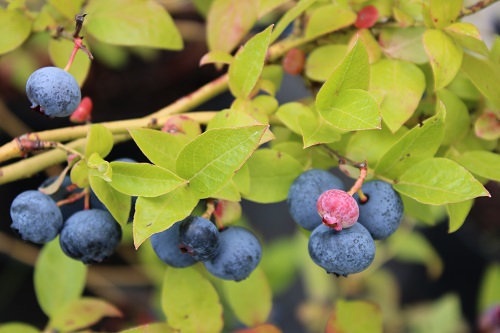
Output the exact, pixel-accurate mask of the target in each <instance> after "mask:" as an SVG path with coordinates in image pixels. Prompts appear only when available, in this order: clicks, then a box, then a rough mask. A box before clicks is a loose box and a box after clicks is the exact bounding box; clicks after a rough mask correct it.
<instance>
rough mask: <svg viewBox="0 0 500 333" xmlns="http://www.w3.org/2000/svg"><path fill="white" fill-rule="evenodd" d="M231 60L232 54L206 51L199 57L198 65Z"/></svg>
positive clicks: (228, 62)
mask: <svg viewBox="0 0 500 333" xmlns="http://www.w3.org/2000/svg"><path fill="white" fill-rule="evenodd" d="M232 62H233V56H232V55H231V54H229V53H227V52H224V51H217V50H216V51H211V52H208V53H206V54H205V55H204V56H203V57H201V59H200V66H203V65H206V64H228V65H229V64H231V63H232Z"/></svg>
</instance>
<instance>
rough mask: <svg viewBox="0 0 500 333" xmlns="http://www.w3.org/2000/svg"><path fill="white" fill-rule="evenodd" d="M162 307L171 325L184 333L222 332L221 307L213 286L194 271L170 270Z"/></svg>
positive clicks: (184, 269) (165, 282)
mask: <svg viewBox="0 0 500 333" xmlns="http://www.w3.org/2000/svg"><path fill="white" fill-rule="evenodd" d="M161 305H162V309H163V312H164V313H165V316H166V317H167V318H168V323H169V325H170V326H171V327H172V328H173V329H174V330H175V331H180V332H183V333H218V332H221V331H222V328H223V324H224V323H223V321H222V305H221V304H220V301H219V295H217V292H216V291H215V289H214V287H213V286H212V284H211V283H210V282H209V281H208V280H207V279H206V278H205V277H203V276H202V275H201V274H200V273H198V272H197V271H196V270H195V269H194V268H192V267H187V268H173V267H168V268H167V272H166V273H165V279H164V280H163V291H162V295H161Z"/></svg>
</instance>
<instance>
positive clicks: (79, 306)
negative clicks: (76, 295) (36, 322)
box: [48, 297, 123, 332]
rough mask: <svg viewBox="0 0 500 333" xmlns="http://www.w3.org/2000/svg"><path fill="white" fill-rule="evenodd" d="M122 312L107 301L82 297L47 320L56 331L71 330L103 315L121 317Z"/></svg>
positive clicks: (50, 327)
mask: <svg viewBox="0 0 500 333" xmlns="http://www.w3.org/2000/svg"><path fill="white" fill-rule="evenodd" d="M122 316H123V315H122V313H121V312H120V310H118V309H117V308H116V307H114V306H113V305H111V304H109V303H108V302H106V301H104V300H101V299H97V298H92V297H84V298H80V299H76V300H74V301H72V302H70V303H68V304H66V305H65V306H64V307H62V308H60V309H58V311H57V312H55V313H54V314H53V315H52V316H51V318H50V321H49V324H48V327H49V329H52V330H54V331H56V332H73V331H76V330H79V329H82V328H85V327H90V326H92V325H93V324H95V323H97V322H99V321H100V320H101V319H102V318H104V317H122Z"/></svg>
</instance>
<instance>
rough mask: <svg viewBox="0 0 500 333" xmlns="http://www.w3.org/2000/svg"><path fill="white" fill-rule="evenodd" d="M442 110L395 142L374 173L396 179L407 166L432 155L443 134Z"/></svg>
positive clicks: (443, 116)
mask: <svg viewBox="0 0 500 333" xmlns="http://www.w3.org/2000/svg"><path fill="white" fill-rule="evenodd" d="M444 113H445V112H444V111H441V112H440V113H439V114H437V115H435V116H434V117H431V118H429V119H427V120H425V121H424V122H423V125H422V126H420V125H418V126H416V127H414V128H413V129H411V130H410V131H409V132H408V133H406V134H405V135H404V136H403V137H402V138H401V139H400V140H399V141H398V142H396V143H395V144H394V145H393V146H392V147H391V148H390V149H389V150H388V151H387V152H386V153H385V154H384V156H382V158H381V159H380V161H379V162H378V163H377V166H376V167H375V173H376V174H378V175H383V176H385V177H388V178H391V179H396V178H398V177H399V176H400V175H401V174H402V173H403V172H405V171H406V170H407V169H408V168H409V167H411V166H413V165H414V164H415V163H418V162H420V161H422V160H424V159H427V158H430V157H433V156H434V154H435V153H436V152H437V150H438V148H439V146H440V145H441V141H442V138H443V135H444V118H445V115H444Z"/></svg>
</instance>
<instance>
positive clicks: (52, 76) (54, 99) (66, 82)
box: [26, 67, 82, 117]
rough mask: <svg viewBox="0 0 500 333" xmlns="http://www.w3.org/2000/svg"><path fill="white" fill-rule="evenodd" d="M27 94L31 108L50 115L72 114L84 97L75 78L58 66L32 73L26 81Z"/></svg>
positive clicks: (63, 115) (64, 115)
mask: <svg viewBox="0 0 500 333" xmlns="http://www.w3.org/2000/svg"><path fill="white" fill-rule="evenodd" d="M26 94H27V95H28V99H29V100H30V102H31V103H32V106H31V108H32V109H35V108H36V107H40V112H41V113H42V114H45V115H47V116H49V117H67V116H69V115H71V114H72V113H73V112H74V111H75V110H76V108H77V107H78V104H79V103H80V99H81V97H82V95H81V92H80V87H79V86H78V83H77V82H76V80H75V78H74V77H73V76H72V75H71V74H69V73H68V72H66V71H64V70H63V69H61V68H58V67H43V68H40V69H38V70H36V71H35V72H33V74H31V76H30V77H29V78H28V81H27V82H26Z"/></svg>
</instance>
